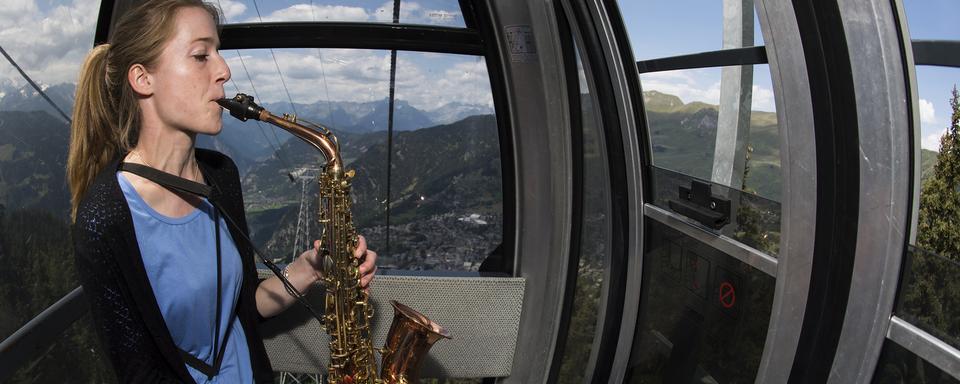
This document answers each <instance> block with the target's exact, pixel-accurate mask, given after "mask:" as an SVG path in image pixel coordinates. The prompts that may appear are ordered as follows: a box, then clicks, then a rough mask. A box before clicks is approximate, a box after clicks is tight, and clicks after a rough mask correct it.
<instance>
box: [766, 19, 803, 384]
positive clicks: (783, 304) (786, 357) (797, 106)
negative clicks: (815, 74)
mask: <svg viewBox="0 0 960 384" xmlns="http://www.w3.org/2000/svg"><path fill="white" fill-rule="evenodd" d="M755 5H756V12H757V18H758V19H759V21H760V28H761V30H762V33H763V36H764V40H765V42H766V53H767V57H768V58H769V65H770V67H769V69H770V76H771V80H772V83H773V95H774V101H775V103H776V107H777V124H778V126H779V134H780V159H781V160H780V166H781V172H783V188H782V189H781V206H780V212H781V215H780V217H781V220H780V254H779V255H778V258H777V272H776V281H775V283H774V284H775V285H774V294H773V306H772V308H771V311H770V323H769V326H768V328H767V337H766V341H765V342H764V346H763V353H762V355H761V357H760V367H759V368H758V372H757V377H756V380H755V382H756V383H764V384H765V383H787V382H788V380H789V377H790V371H791V368H792V367H793V365H794V361H795V358H796V353H797V347H798V345H799V343H800V335H801V333H802V329H803V328H802V327H803V318H804V316H805V313H806V312H805V311H806V308H807V300H808V298H809V291H810V283H811V279H810V277H811V273H812V271H813V270H812V266H813V258H814V243H815V239H816V236H817V233H816V227H815V224H816V223H817V222H818V217H817V214H818V209H817V207H818V204H819V200H818V196H817V190H818V172H817V146H816V141H817V140H816V132H815V129H814V113H813V102H812V99H811V97H812V96H811V90H810V78H809V72H808V69H807V64H806V59H805V57H804V53H803V42H802V40H801V37H800V30H799V24H798V22H797V18H796V14H795V12H794V8H793V5H792V4H790V3H789V2H786V1H776V0H757V2H756V4H755Z"/></svg>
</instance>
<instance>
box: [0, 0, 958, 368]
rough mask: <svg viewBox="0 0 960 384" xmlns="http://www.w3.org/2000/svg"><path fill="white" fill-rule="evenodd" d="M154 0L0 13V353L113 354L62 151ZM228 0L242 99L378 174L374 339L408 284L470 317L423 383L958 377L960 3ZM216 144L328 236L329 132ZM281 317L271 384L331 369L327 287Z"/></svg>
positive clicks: (367, 212) (289, 251)
mask: <svg viewBox="0 0 960 384" xmlns="http://www.w3.org/2000/svg"><path fill="white" fill-rule="evenodd" d="M138 3H139V2H138V1H125V0H115V1H113V0H102V1H101V2H100V4H99V9H98V10H97V9H86V8H87V7H86V6H82V5H75V4H72V3H68V2H64V3H63V4H62V5H60V6H57V7H51V6H49V5H46V4H44V5H32V6H31V7H32V8H31V7H27V9H26V10H24V11H23V14H24V15H26V16H23V19H17V20H20V21H19V22H17V23H14V22H12V21H11V22H10V23H7V22H6V21H4V22H3V24H2V25H4V26H3V27H2V29H3V31H0V47H2V48H3V54H4V57H5V59H6V61H7V62H9V64H10V65H7V64H3V65H4V66H6V67H3V66H0V68H4V69H3V72H2V76H6V78H4V79H0V127H2V132H0V166H2V169H0V203H2V205H0V207H2V209H0V228H2V230H0V241H2V243H0V260H3V263H2V264H0V276H3V278H2V279H0V306H2V308H3V310H2V311H0V338H2V339H3V341H2V344H0V381H10V382H101V381H107V382H112V381H114V380H115V378H114V376H113V373H112V371H111V369H110V368H109V362H108V360H107V357H106V356H105V353H104V350H103V349H102V347H101V345H100V343H99V341H98V340H97V339H96V336H95V333H94V332H93V330H92V325H91V321H90V316H88V315H87V314H88V312H89V304H88V302H87V299H86V298H85V296H84V292H83V287H82V286H79V283H78V282H77V278H76V276H75V273H74V272H73V263H72V260H73V256H72V250H71V243H70V241H69V238H70V237H69V202H68V201H69V193H68V192H67V191H68V190H67V188H66V183H65V181H64V163H65V158H66V147H67V139H68V137H69V124H68V121H69V120H70V110H71V108H72V100H73V90H74V83H75V73H76V71H77V70H78V67H79V63H80V62H79V59H78V58H79V57H82V56H83V54H84V53H85V52H86V51H87V50H88V49H89V48H90V47H91V46H92V45H93V44H100V43H103V42H106V41H108V39H109V38H110V35H111V33H112V32H113V24H114V23H115V21H116V20H117V19H118V18H119V17H120V16H121V15H123V14H124V12H126V11H127V10H129V9H130V8H131V7H132V6H134V5H135V4H138ZM212 3H213V4H214V5H216V6H217V7H219V8H220V9H221V10H222V20H221V22H222V29H221V32H220V33H221V46H220V53H221V55H222V56H224V57H225V59H226V61H227V63H228V64H229V67H230V69H231V71H232V77H231V79H230V80H229V81H228V82H227V83H226V85H225V87H224V88H225V91H226V93H227V95H228V97H229V96H232V95H233V94H235V93H245V94H248V95H251V96H253V97H254V98H255V100H256V101H257V102H258V103H260V105H261V106H264V107H265V108H267V109H269V110H270V111H273V112H274V113H277V114H280V113H286V114H289V115H290V116H296V118H297V119H304V120H309V121H313V122H316V123H320V124H323V125H325V126H327V127H329V129H330V130H331V131H332V132H333V133H335V134H336V136H337V139H338V143H339V146H340V149H341V151H342V152H341V153H342V156H343V160H344V163H345V164H346V167H347V168H350V169H353V170H355V171H356V177H355V178H354V179H353V193H352V201H353V220H354V222H355V224H356V226H357V229H358V231H359V233H361V234H363V235H364V236H365V237H366V238H367V241H368V243H369V244H370V247H371V248H372V249H374V250H376V251H377V252H378V254H379V258H378V265H379V270H378V273H377V277H376V279H375V280H374V282H373V285H372V289H371V295H372V296H371V302H372V303H373V307H374V312H375V314H374V320H373V321H374V327H373V330H372V331H371V335H372V336H371V337H372V338H373V342H374V345H375V346H380V345H383V340H384V338H385V335H386V332H387V327H388V326H389V325H388V324H389V321H390V318H391V317H392V312H391V311H390V306H389V305H388V302H389V301H390V300H398V301H400V302H403V303H406V304H407V305H408V306H410V307H413V308H415V309H417V310H419V311H421V312H423V313H424V314H425V315H427V316H428V317H430V318H431V319H433V320H435V321H436V322H437V323H440V324H441V325H443V326H445V327H446V328H447V329H448V330H449V333H450V335H451V337H452V339H450V340H441V341H438V342H437V344H436V345H435V346H434V347H433V349H432V350H431V352H430V354H429V355H428V356H427V357H426V358H425V359H424V360H425V361H424V365H423V367H422V370H421V376H422V377H423V378H425V380H427V381H428V382H453V381H454V380H456V382H506V383H555V382H559V383H581V382H582V383H831V384H833V383H901V382H910V383H914V382H917V383H920V382H923V383H934V382H936V383H955V382H958V380H960V350H958V348H960V323H958V322H960V285H958V284H960V283H958V281H960V249H958V245H957V244H960V242H957V241H956V240H955V239H957V238H958V236H960V224H958V222H957V221H956V219H955V218H956V217H957V216H956V215H957V214H958V213H960V212H958V211H957V210H958V208H957V207H960V189H958V188H957V187H956V183H957V180H960V179H955V178H954V177H960V175H955V172H957V171H956V170H955V169H960V168H957V167H956V166H955V165H954V163H955V162H960V152H958V151H960V150H958V149H957V148H958V147H957V146H958V145H960V132H958V130H960V126H958V117H957V116H960V101H958V96H957V91H956V88H955V84H956V83H958V82H960V71H958V70H957V69H956V68H957V67H960V54H958V52H960V33H958V29H957V28H956V24H955V20H954V17H953V16H955V15H956V14H957V11H960V8H958V6H957V5H956V4H953V3H949V4H948V3H947V2H908V1H900V0H892V1H891V0H863V1H812V0H798V1H774V0H723V1H709V2H702V1H680V2H667V1H659V2H634V1H613V0H593V1H587V0H550V1H515V0H489V1H473V0H460V1H452V0H403V1H400V0H394V1H392V2H391V1H384V0H381V1H359V2H354V1H339V2H338V1H333V0H328V1H322V0H316V1H310V2H306V1H280V2H273V1H262V0H261V1H256V0H219V1H216V0H214V1H212ZM31 4H32V3H31ZM71 12H72V13H71ZM65 15H71V16H69V17H67V16H65ZM7 17H8V16H4V15H0V20H7V19H5V18H7ZM31 17H32V18H33V19H30V18H31ZM10 20H14V19H10ZM24 20H27V21H30V20H32V21H33V22H41V21H43V23H41V24H40V25H41V26H42V28H40V31H36V30H35V29H36V28H37V27H36V26H30V25H20V24H19V23H20V22H24ZM44 20H45V21H44ZM58 20H60V21H59V23H60V24H57V23H58ZM77 20H83V21H80V22H78V21H77ZM74 24H76V25H77V26H78V27H77V28H78V29H84V28H86V29H85V30H86V32H85V33H86V35H82V34H78V33H76V32H74V31H72V30H71V29H70V28H68V27H70V26H72V25H74ZM54 25H60V27H59V28H60V30H57V31H56V32H49V31H47V29H50V28H52V27H53V26H54ZM83 26H86V27H83ZM77 28H75V29H77ZM8 31H9V32H10V33H6V32H8ZM50 33H53V34H52V35H50ZM48 35H49V37H51V38H53V39H54V40H56V39H57V38H63V39H72V40H69V41H68V42H60V43H58V44H56V45H50V44H49V43H45V42H44V41H45V40H43V38H45V37H48ZM81 35H82V36H81ZM78 36H81V37H78ZM48 40H49V39H48ZM74 43H76V47H74V46H73V44H74ZM45 44H46V45H45ZM68 45H69V46H68ZM51 47H52V48H51ZM47 51H49V52H47ZM50 52H57V53H56V55H54V54H51V53H50ZM44 55H46V56H44ZM70 58H73V59H70ZM44 60H49V61H50V62H51V63H66V64H62V65H60V67H57V66H55V65H52V64H50V63H48V62H46V61H44ZM58 60H59V61H58ZM69 60H73V61H72V62H70V61H69ZM71 63H72V64H71ZM68 64H69V65H68ZM71 65H72V66H71ZM61 67H63V68H66V67H69V68H70V71H67V72H63V73H67V74H66V75H60V74H59V72H57V71H56V68H61ZM61 69H62V68H61ZM951 87H953V88H951ZM198 145H199V146H201V147H206V148H213V149H216V150H218V151H220V152H223V153H225V154H227V155H229V156H230V157H231V158H232V159H233V160H234V161H235V163H236V164H237V166H238V168H239V169H240V172H241V178H242V184H243V193H244V204H245V208H246V215H247V217H246V221H247V223H248V225H249V229H250V234H251V237H252V239H253V242H254V243H255V244H256V246H257V247H259V248H260V249H261V251H262V252H263V253H264V254H266V255H268V257H269V261H271V262H274V263H276V264H278V265H281V266H282V265H283V264H285V263H288V262H290V261H291V260H292V259H293V258H294V257H296V255H298V254H299V253H300V252H302V251H303V250H305V249H308V248H309V247H311V244H312V241H313V239H317V238H319V236H321V232H322V230H323V228H322V226H321V223H318V222H317V211H318V209H319V208H318V207H317V201H318V200H317V198H318V188H317V183H316V180H317V176H318V172H320V171H319V170H320V169H321V167H322V166H323V164H324V159H323V157H322V156H320V155H319V154H318V153H317V152H316V151H314V150H312V149H311V148H309V147H308V146H307V145H306V144H304V143H302V142H300V141H298V140H296V139H294V138H293V137H292V136H291V135H290V134H288V133H287V132H284V131H281V130H277V129H276V128H274V127H272V126H269V125H267V124H263V123H260V122H256V121H248V122H240V121H238V120H235V119H231V118H227V117H224V126H223V130H222V133H220V134H219V135H217V136H202V137H200V138H199V139H198ZM938 152H939V153H938ZM260 266H261V267H262V269H261V270H260V273H261V276H262V277H267V276H270V275H271V273H270V271H269V270H267V269H266V267H265V266H263V263H261V264H260ZM307 299H308V300H311V301H313V302H315V303H322V300H323V297H322V290H321V289H316V290H314V291H312V292H311V293H310V294H309V295H308V297H307ZM318 305H319V304H318ZM261 332H262V333H263V335H264V338H265V343H266V346H267V349H268V353H269V356H270V360H271V364H272V366H273V368H274V370H275V371H276V372H275V374H276V379H277V381H279V382H321V381H322V376H323V374H324V372H326V366H327V364H328V363H329V348H328V341H327V340H328V339H327V338H326V337H327V336H326V334H325V333H324V332H323V330H322V329H321V328H320V326H319V325H318V324H317V322H316V320H314V319H313V318H312V317H311V316H309V315H308V313H307V311H306V310H304V309H302V308H300V307H295V308H293V309H291V310H289V311H287V312H285V313H283V314H281V315H279V316H277V317H275V318H271V319H268V320H266V321H265V322H264V323H263V324H262V325H261ZM464 380H466V381H464Z"/></svg>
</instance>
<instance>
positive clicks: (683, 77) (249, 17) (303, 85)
mask: <svg viewBox="0 0 960 384" xmlns="http://www.w3.org/2000/svg"><path fill="white" fill-rule="evenodd" d="M213 1H214V2H216V3H219V4H220V5H221V7H222V8H223V10H224V14H225V15H226V19H227V20H226V21H227V22H246V21H257V20H259V19H261V18H263V19H265V20H302V21H307V20H341V21H370V22H378V21H379V22H389V21H390V20H391V18H392V2H391V1H388V0H357V1H343V0H341V1H333V0H315V1H304V0H258V1H257V3H256V4H257V7H258V8H259V11H260V15H259V17H258V15H257V12H256V11H257V9H256V8H255V7H254V6H253V5H254V3H253V0H213ZM99 3H100V2H99V0H4V7H0V46H3V47H4V49H6V50H7V52H8V53H10V54H11V55H13V57H14V58H16V59H17V61H18V62H19V63H20V64H21V66H23V67H24V68H25V69H26V70H27V72H28V73H29V74H30V75H31V76H33V77H34V79H36V80H38V81H39V82H41V83H44V84H51V85H52V84H58V83H62V82H75V79H76V71H77V68H78V67H79V63H80V61H81V60H82V58H83V55H84V54H85V53H86V52H87V50H88V49H89V48H90V44H91V42H92V40H93V31H94V28H95V27H96V17H97V10H98V8H99ZM721 4H722V2H721V1H717V0H709V1H708V0H671V1H666V0H664V1H638V0H622V1H619V5H620V7H621V12H622V14H623V16H624V20H625V21H626V23H627V28H628V32H629V35H630V40H631V44H632V47H633V50H634V55H635V56H636V58H637V59H638V60H644V59H652V58H657V57H666V56H674V55H680V54H686V53H694V52H701V51H710V50H717V49H720V48H721V43H722V42H721V37H722V36H721V22H722V20H721ZM904 7H905V9H906V12H907V17H908V24H909V25H908V27H909V29H910V32H911V35H912V37H913V38H914V39H954V40H960V27H958V24H957V15H960V1H958V0H905V1H904ZM401 21H404V22H411V23H426V24H437V25H445V26H453V27H458V26H463V18H462V15H461V14H460V12H459V9H458V3H457V1H456V0H404V1H403V3H402V5H401ZM754 44H755V45H761V44H763V37H762V33H761V31H760V27H759V24H758V23H757V22H756V20H755V21H754ZM223 54H224V56H225V57H227V59H228V61H229V62H230V64H231V68H232V70H233V74H234V80H235V82H236V84H237V85H236V86H234V85H233V84H230V85H228V88H227V89H228V92H231V91H235V90H236V89H237V88H240V89H241V90H242V91H249V90H250V88H252V87H251V86H250V85H249V84H250V82H251V80H250V79H249V78H248V77H247V75H246V73H247V72H249V73H250V77H251V78H252V79H253V83H254V86H253V87H256V88H257V90H258V91H259V92H260V93H262V94H261V95H260V96H261V97H262V98H263V99H264V100H265V101H284V100H286V99H287V97H286V93H285V92H284V91H283V88H282V87H281V86H280V84H279V83H280V82H279V77H278V76H277V74H276V66H277V65H279V67H280V68H281V70H282V71H283V72H284V74H285V79H284V80H285V82H286V83H287V84H286V85H287V87H288V88H289V90H290V93H291V97H292V98H293V99H294V100H296V101H297V102H314V101H317V100H321V99H332V100H346V101H369V100H376V99H381V98H384V97H386V95H387V89H388V87H387V84H388V79H389V54H388V52H387V51H364V50H335V49H324V50H276V51H275V52H274V53H273V56H276V57H277V63H278V64H274V61H273V56H272V55H271V54H270V52H269V51H267V50H246V51H241V53H240V54H241V55H242V56H243V57H244V63H243V64H245V65H246V66H247V71H244V70H243V65H241V64H240V58H239V57H238V53H237V52H236V51H232V52H224V53H223ZM288 75H289V76H290V78H289V79H287V78H286V76H288ZM397 79H398V88H397V93H398V97H399V98H401V99H405V100H408V101H409V102H411V103H412V104H413V105H414V106H417V107H419V108H423V109H433V108H437V107H439V106H440V105H442V104H444V103H446V102H452V101H456V102H463V103H471V104H486V105H490V104H492V101H491V100H492V98H491V96H490V91H489V81H488V80H487V73H486V63H485V62H484V61H483V59H482V58H478V57H472V56H463V55H442V54H430V53H413V52H401V53H400V55H399V65H398V77H397ZM719 79H720V70H719V69H715V68H714V69H701V70H687V71H672V72H661V73H653V74H645V75H643V76H642V78H641V81H642V82H643V86H644V89H645V90H660V91H664V92H667V93H671V94H674V95H677V96H679V97H680V98H681V99H682V100H683V101H684V102H691V101H704V102H708V103H712V104H716V103H718V101H719V83H720V81H719ZM917 80H918V90H919V98H920V103H919V107H920V111H921V121H922V123H921V125H922V130H921V136H922V144H923V147H924V148H928V149H936V146H937V143H938V137H939V135H940V134H942V132H943V130H944V129H945V127H946V126H947V125H948V124H949V117H950V113H949V112H950V109H949V102H948V101H949V97H950V89H951V87H952V86H953V85H954V84H957V83H960V69H953V68H940V67H924V66H921V67H918V68H917ZM5 83H6V84H9V83H13V84H22V83H23V82H22V79H20V78H19V75H17V74H16V73H15V72H14V70H13V68H12V67H11V66H9V65H7V64H6V63H0V85H2V84H5ZM753 91H754V92H753V95H754V97H753V108H754V109H755V110H762V111H773V110H774V102H773V93H772V86H771V81H770V74H769V69H768V66H767V65H757V66H755V67H754V89H753Z"/></svg>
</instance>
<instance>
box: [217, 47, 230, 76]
mask: <svg viewBox="0 0 960 384" xmlns="http://www.w3.org/2000/svg"><path fill="white" fill-rule="evenodd" d="M217 63H218V64H219V66H218V67H217V72H216V73H217V82H218V83H220V84H223V83H226V82H227V80H230V66H228V65H227V60H226V59H224V58H223V56H220V54H219V52H218V53H217Z"/></svg>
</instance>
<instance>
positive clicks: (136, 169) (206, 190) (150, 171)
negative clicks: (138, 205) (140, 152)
mask: <svg viewBox="0 0 960 384" xmlns="http://www.w3.org/2000/svg"><path fill="white" fill-rule="evenodd" d="M120 170H121V171H126V172H130V173H132V174H135V175H137V176H140V177H143V178H145V179H148V180H150V181H152V182H154V183H157V184H160V185H162V186H164V187H165V188H167V189H169V190H172V191H175V192H184V193H189V194H191V195H196V196H200V197H205V198H207V199H210V198H211V194H212V192H213V188H211V187H210V186H209V185H206V184H201V183H198V182H195V181H192V180H187V179H184V178H182V177H179V176H174V175H171V174H169V173H166V172H163V171H161V170H158V169H156V168H151V167H148V166H146V165H143V164H137V163H127V162H123V163H120Z"/></svg>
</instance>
